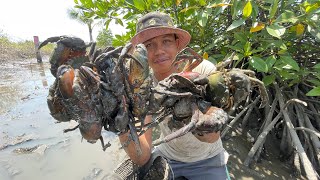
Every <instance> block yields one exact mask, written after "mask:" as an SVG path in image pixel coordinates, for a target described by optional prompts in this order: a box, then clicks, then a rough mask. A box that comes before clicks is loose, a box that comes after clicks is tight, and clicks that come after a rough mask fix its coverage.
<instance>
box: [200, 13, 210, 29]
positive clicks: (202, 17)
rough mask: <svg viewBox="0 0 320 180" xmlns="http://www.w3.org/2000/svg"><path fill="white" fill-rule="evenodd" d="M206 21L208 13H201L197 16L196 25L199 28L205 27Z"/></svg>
mask: <svg viewBox="0 0 320 180" xmlns="http://www.w3.org/2000/svg"><path fill="white" fill-rule="evenodd" d="M207 21H208V13H207V12H205V11H202V13H199V14H198V23H199V25H200V26H201V27H205V26H206V24H207Z"/></svg>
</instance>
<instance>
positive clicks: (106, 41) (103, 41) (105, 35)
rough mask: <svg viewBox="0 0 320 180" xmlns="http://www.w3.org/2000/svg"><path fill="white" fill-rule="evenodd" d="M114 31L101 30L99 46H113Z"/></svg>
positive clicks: (98, 37)
mask: <svg viewBox="0 0 320 180" xmlns="http://www.w3.org/2000/svg"><path fill="white" fill-rule="evenodd" d="M112 39H113V36H112V33H111V31H110V30H109V29H108V30H105V29H102V30H101V31H99V33H98V36H97V46H98V47H100V48H104V47H106V46H112Z"/></svg>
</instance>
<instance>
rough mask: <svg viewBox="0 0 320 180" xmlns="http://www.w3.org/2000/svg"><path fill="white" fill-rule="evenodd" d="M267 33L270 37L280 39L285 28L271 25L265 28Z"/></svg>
mask: <svg viewBox="0 0 320 180" xmlns="http://www.w3.org/2000/svg"><path fill="white" fill-rule="evenodd" d="M267 31H268V33H269V34H270V35H271V36H274V37H277V38H279V39H281V36H282V35H283V34H284V33H285V32H286V28H285V27H283V26H280V25H276V24H273V25H271V26H268V27H267Z"/></svg>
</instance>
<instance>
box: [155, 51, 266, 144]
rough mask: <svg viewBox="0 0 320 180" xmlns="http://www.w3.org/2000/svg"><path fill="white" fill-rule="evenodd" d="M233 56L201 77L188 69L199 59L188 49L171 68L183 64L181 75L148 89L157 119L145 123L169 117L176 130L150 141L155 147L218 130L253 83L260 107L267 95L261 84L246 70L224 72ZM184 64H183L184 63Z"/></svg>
mask: <svg viewBox="0 0 320 180" xmlns="http://www.w3.org/2000/svg"><path fill="white" fill-rule="evenodd" d="M232 58H233V55H231V56H230V57H229V58H228V59H226V60H225V61H223V62H221V63H220V64H218V66H217V71H215V72H213V73H211V74H208V75H204V74H199V73H197V72H192V70H193V69H194V68H195V67H196V66H198V65H199V64H200V63H201V62H202V57H201V56H200V55H198V54H197V53H196V52H194V51H193V50H192V49H190V48H185V49H184V50H182V51H181V52H180V53H179V54H178V55H177V56H176V59H175V60H174V62H173V63H172V65H173V66H177V65H178V66H179V64H183V67H182V68H180V69H182V72H181V73H177V74H172V75H171V76H169V77H168V78H166V79H164V80H163V81H160V82H159V83H158V85H157V86H156V87H154V88H153V89H152V96H151V97H152V98H151V99H152V102H151V105H152V106H158V107H162V108H161V109H160V110H159V109H158V108H150V111H152V110H158V111H157V112H153V113H156V114H159V116H158V118H157V119H156V120H154V121H153V122H152V123H150V124H149V126H150V127H153V126H154V125H156V124H159V121H160V122H161V121H162V120H163V119H164V117H165V116H167V115H168V114H170V115H172V117H171V121H169V123H168V125H169V128H171V129H172V130H173V129H175V130H176V131H175V132H173V133H172V134H170V135H168V136H167V137H164V139H162V140H157V141H156V142H154V144H155V145H157V144H160V143H163V142H168V141H170V140H172V139H174V138H177V137H180V136H182V135H184V134H186V133H188V132H192V133H196V134H198V135H202V134H203V133H210V132H217V131H220V130H221V128H222V127H223V125H224V124H225V123H226V122H227V120H228V114H227V112H229V111H231V110H233V109H235V108H237V107H238V106H239V104H240V103H241V102H243V101H244V100H246V98H247V97H248V96H249V94H250V92H251V90H252V88H253V84H256V85H258V87H259V91H260V95H261V100H262V102H261V105H260V107H264V106H265V105H266V103H267V101H268V95H267V92H266V89H265V87H264V85H263V83H262V82H261V81H260V80H258V79H256V78H255V75H254V74H255V73H254V72H253V71H250V70H241V69H231V70H228V69H224V67H225V66H226V65H227V64H228V63H230V61H231V60H232ZM185 62H187V63H185Z"/></svg>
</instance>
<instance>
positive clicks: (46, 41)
mask: <svg viewBox="0 0 320 180" xmlns="http://www.w3.org/2000/svg"><path fill="white" fill-rule="evenodd" d="M61 37H64V36H54V37H50V38H48V39H46V40H45V41H43V42H42V43H41V44H40V45H39V47H38V49H41V48H42V47H43V46H45V45H47V44H48V43H53V42H58V41H59V40H60V39H61Z"/></svg>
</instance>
